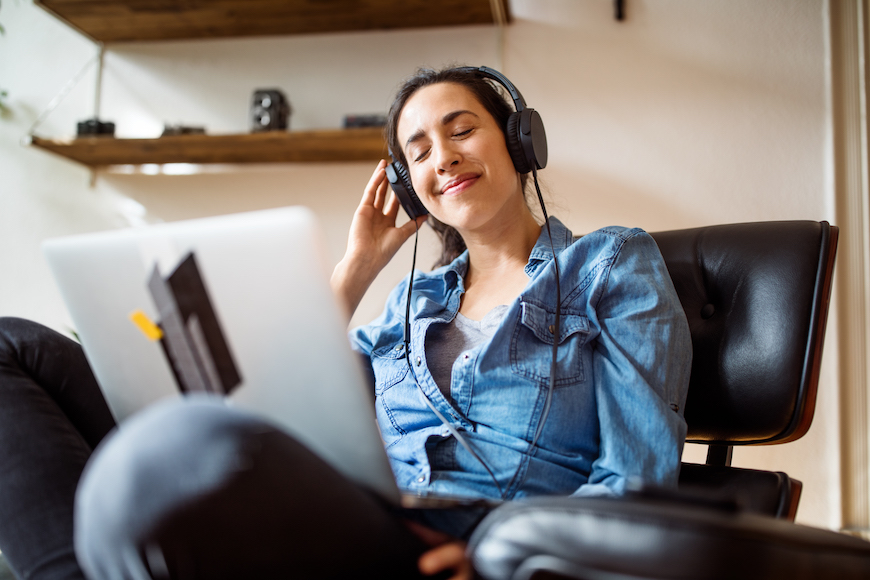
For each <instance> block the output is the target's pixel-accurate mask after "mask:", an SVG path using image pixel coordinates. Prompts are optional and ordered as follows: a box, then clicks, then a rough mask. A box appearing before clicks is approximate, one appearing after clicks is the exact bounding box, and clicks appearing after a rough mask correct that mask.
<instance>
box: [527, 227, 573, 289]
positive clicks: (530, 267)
mask: <svg viewBox="0 0 870 580" xmlns="http://www.w3.org/2000/svg"><path fill="white" fill-rule="evenodd" d="M549 224H550V233H551V234H552V235H553V246H552V248H551V247H550V236H549V235H548V234H547V226H546V224H545V225H544V226H542V227H541V235H540V236H538V241H537V242H535V246H534V247H533V248H532V252H531V254H529V262H528V263H527V264H526V274H528V275H529V276H532V275H533V274H534V273H535V271H536V270H537V269H538V268H539V267H540V266H541V264H544V263H547V262H549V261H550V260H552V259H553V250H555V251H556V255H557V256H558V255H559V254H561V253H562V250H564V249H565V248H567V247H568V246H570V245H571V244H573V243H574V234H573V233H572V232H571V230H569V229H568V228H566V227H565V225H564V224H563V223H562V222H560V221H559V219H558V218H556V217H553V216H550V219H549Z"/></svg>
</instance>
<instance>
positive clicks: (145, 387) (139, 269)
mask: <svg viewBox="0 0 870 580" xmlns="http://www.w3.org/2000/svg"><path fill="white" fill-rule="evenodd" d="M43 249H44V252H45V255H46V257H47V259H48V262H49V264H50V266H51V270H52V272H53V273H54V276H55V278H56V280H57V282H58V285H59V287H60V290H61V293H62V295H63V298H64V301H65V302H66V305H67V308H68V309H69V312H70V315H71V317H72V320H73V322H74V325H75V330H76V332H77V333H78V336H79V338H80V340H81V343H82V345H83V347H84V350H85V353H86V355H87V357H88V360H89V362H90V364H91V366H92V368H93V371H94V373H95V375H96V377H97V380H98V382H99V384H100V386H101V388H102V390H103V393H104V395H105V397H106V400H107V401H108V404H109V407H110V409H111V410H112V413H113V414H114V416H115V419H116V420H117V421H118V422H119V423H122V422H123V421H124V419H126V418H127V417H129V416H130V415H131V414H133V413H135V412H137V411H139V410H140V409H142V408H144V407H146V406H148V405H150V404H151V403H153V402H155V401H157V400H160V399H163V398H165V397H177V396H182V393H183V392H190V391H211V392H214V393H216V394H218V395H222V396H223V397H224V398H225V400H226V402H227V404H229V405H235V406H238V407H241V408H245V409H249V410H252V411H254V412H257V413H259V414H261V415H263V416H265V417H266V418H268V419H271V420H272V421H274V422H275V423H277V424H279V425H280V426H282V427H283V428H284V429H286V430H287V431H288V432H289V433H291V434H292V435H293V436H295V437H296V438H298V439H299V440H301V441H302V442H304V443H305V444H306V445H308V446H309V448H311V449H312V450H314V451H315V452H317V453H318V454H319V455H321V456H322V457H323V458H324V459H326V460H327V461H328V462H329V463H331V464H332V465H333V466H334V467H336V468H337V469H338V470H339V471H341V472H342V473H344V474H345V475H346V476H347V477H349V478H351V479H352V480H355V481H357V482H359V483H360V484H362V485H364V486H366V487H368V488H370V489H372V490H374V491H376V492H377V493H379V494H380V495H381V496H383V497H384V498H386V499H387V500H389V501H392V502H398V501H400V494H399V491H398V488H397V486H396V483H395V479H394V477H393V473H392V470H391V469H390V466H389V461H388V459H387V456H386V452H385V451H384V448H383V444H382V442H381V438H380V434H379V432H378V429H377V425H376V422H375V415H374V409H373V405H372V394H371V391H370V387H369V386H368V385H367V382H366V381H365V379H364V374H363V372H362V368H361V365H360V360H359V358H358V356H357V355H356V354H354V353H353V352H352V351H351V349H350V345H349V342H348V340H347V335H346V329H345V321H344V317H343V315H342V314H341V310H340V308H339V307H338V305H337V303H336V301H335V298H334V296H333V294H332V292H331V291H330V287H329V283H328V280H329V272H328V269H327V261H326V259H325V258H326V254H325V250H324V245H323V243H322V241H321V233H320V229H319V227H318V224H317V221H316V219H315V216H314V214H313V213H312V212H311V211H310V210H308V209H305V208H301V207H289V208H282V209H274V210H265V211H257V212H250V213H243V214H236V215H230V216H221V217H214V218H204V219H197V220H190V221H183V222H174V223H167V224H159V225H154V226H148V227H143V228H133V229H125V230H115V231H108V232H100V233H95V234H85V235H78V236H71V237H65V238H55V239H52V240H48V241H46V242H45V244H44V247H43Z"/></svg>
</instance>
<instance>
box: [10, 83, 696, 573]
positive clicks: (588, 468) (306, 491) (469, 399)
mask: <svg viewBox="0 0 870 580" xmlns="http://www.w3.org/2000/svg"><path fill="white" fill-rule="evenodd" d="M511 112H512V110H511V107H510V106H509V105H508V104H507V102H506V101H505V100H504V99H502V98H501V96H500V95H499V93H498V92H497V91H496V89H495V88H494V86H493V85H492V84H490V82H489V81H487V80H486V79H484V78H482V77H481V76H480V75H479V74H477V73H475V72H474V71H472V70H469V69H448V70H446V71H441V72H434V71H422V72H420V73H419V74H418V75H417V76H416V77H414V78H412V79H411V80H409V81H408V82H407V83H406V84H405V86H404V88H403V89H402V90H401V91H400V92H399V95H398V97H397V99H396V101H395V102H394V105H393V107H392V108H391V111H390V115H389V123H388V141H389V145H390V149H391V151H392V152H393V153H394V155H395V157H397V159H396V161H397V162H399V163H401V164H402V165H404V167H406V168H407V172H408V175H409V177H410V181H411V183H412V184H413V188H414V190H415V191H416V193H417V195H418V197H419V198H420V201H421V202H422V203H423V205H425V207H426V209H427V210H428V211H429V213H430V214H431V216H432V218H433V222H432V223H434V224H435V225H436V226H437V229H438V230H439V231H440V232H442V235H443V238H444V240H445V256H444V257H443V258H444V259H443V262H444V265H443V266H441V267H440V268H437V269H436V270H434V271H433V272H429V273H425V274H424V273H416V274H415V276H414V285H413V293H412V296H411V300H410V332H409V334H408V336H407V337H406V336H405V316H406V309H405V307H406V291H407V285H408V283H409V281H408V280H405V281H404V282H403V283H402V284H400V285H399V286H398V287H397V288H396V289H395V290H394V291H393V293H392V294H391V295H390V297H389V298H388V300H387V304H386V308H385V310H384V313H383V314H382V315H381V316H380V317H379V318H378V319H377V320H376V321H374V322H373V323H371V324H369V325H366V326H364V327H361V328H359V329H356V330H354V331H353V332H352V333H351V340H352V343H353V345H354V346H355V348H356V349H357V350H359V351H360V352H361V353H363V354H365V355H366V356H367V357H368V358H369V360H370V361H371V363H372V370H373V372H374V376H375V391H376V396H377V397H376V406H377V414H378V421H379V426H380V428H381V432H382V435H383V437H384V440H385V444H386V448H387V452H388V455H389V457H390V460H391V464H392V466H393V470H394V472H395V475H396V478H397V481H398V483H399V485H400V487H402V488H403V489H405V490H407V491H410V492H413V493H416V494H419V495H426V494H429V493H432V494H437V495H443V494H447V495H460V496H464V497H475V498H489V499H493V500H501V499H519V498H522V497H526V496H531V495H539V494H565V495H568V494H574V495H578V496H582V495H594V494H619V493H621V492H622V491H623V490H624V489H625V486H626V483H627V482H628V481H629V480H630V479H632V478H637V479H639V480H641V481H643V482H645V483H651V484H658V485H674V484H675V483H676V477H677V474H678V469H679V460H680V453H681V449H682V442H683V439H684V436H685V422H684V420H683V418H682V407H683V404H684V401H685V395H686V389H687V384H688V373H689V366H690V359H691V347H690V343H689V334H688V328H687V325H686V322H685V318H684V316H683V312H682V309H681V308H680V305H679V302H678V300H677V298H676V295H675V292H674V290H673V287H672V285H671V282H670V278H669V277H668V274H667V271H666V269H665V267H664V264H663V262H662V259H661V256H660V254H659V253H658V249H657V248H656V246H655V243H654V242H653V241H652V239H651V238H650V237H649V236H648V235H646V234H645V233H643V232H642V231H640V230H628V229H625V228H605V229H603V230H599V231H597V232H593V233H591V234H588V235H586V236H584V237H583V238H581V239H580V240H578V241H576V242H575V241H574V239H573V236H572V234H571V232H569V231H568V230H567V229H566V228H565V227H564V226H563V225H562V224H561V223H560V222H558V220H555V219H551V220H550V222H549V224H547V226H548V227H545V228H543V229H542V227H541V225H540V224H539V223H538V222H537V221H536V220H535V218H534V216H533V215H532V213H531V211H530V210H529V209H528V207H527V205H526V203H525V199H524V192H523V181H524V180H523V175H521V174H520V173H519V172H518V171H517V169H516V167H515V164H514V162H513V160H512V156H511V152H510V151H509V149H508V145H507V143H506V139H505V130H506V123H507V118H508V116H509V115H510V114H511ZM388 191H389V184H388V182H387V177H386V163H385V162H381V163H379V164H378V166H377V167H376V169H375V171H374V173H373V175H372V178H371V180H370V181H369V183H368V185H367V186H366V188H365V190H364V193H363V197H362V200H361V202H360V205H359V207H358V208H357V211H356V213H355V215H354V219H353V222H352V226H351V230H350V233H349V239H348V248H347V252H346V254H345V256H344V258H343V259H342V260H341V262H340V263H339V264H338V265H337V266H336V268H335V271H334V273H333V276H332V286H333V290H334V291H335V293H336V295H337V297H338V298H339V300H340V301H341V302H342V303H343V304H344V305H345V306H346V310H347V313H348V314H349V315H350V314H352V313H353V311H354V310H355V309H356V307H357V305H358V304H359V302H360V300H361V298H362V296H363V295H364V294H365V292H366V290H367V289H368V287H369V285H370V284H371V282H372V280H373V279H374V278H375V276H376V275H377V274H378V272H380V270H381V269H382V268H383V267H384V266H385V265H386V264H387V263H388V262H389V260H390V259H391V258H392V257H393V255H394V254H395V252H396V251H397V250H398V248H399V247H400V246H401V245H402V244H403V243H404V242H405V241H406V240H407V239H408V238H409V237H410V236H411V235H412V234H413V233H414V231H415V229H416V228H417V227H419V226H420V225H422V223H423V221H425V218H422V217H420V218H417V219H416V220H412V221H410V222H407V223H405V224H404V225H402V226H397V225H396V224H397V217H398V211H399V204H398V202H397V201H396V199H395V197H393V196H389V195H388ZM548 231H549V234H551V235H552V241H551V240H550V235H548ZM553 252H555V253H556V254H557V255H558V259H559V266H560V268H561V277H560V279H561V308H560V311H561V316H560V323H559V324H558V325H554V324H553V322H554V319H555V316H554V312H555V297H554V284H555V276H554V267H553V266H554V264H553V259H552V257H553ZM7 324H8V323H7ZM20 324H23V323H20ZM24 326H25V327H26V328H28V329H29V328H31V326H29V325H26V324H24ZM557 326H558V327H559V329H560V330H559V332H558V340H557V341H556V342H557V344H558V346H557V351H556V353H557V354H556V357H557V359H556V364H555V369H556V375H555V377H556V378H555V381H554V385H553V386H554V387H555V388H553V389H552V392H550V389H549V386H550V385H549V383H550V374H551V361H552V356H553V355H552V352H553V350H552V344H553V342H554V334H553V333H554V332H555V330H556V327H557ZM28 332H35V331H32V330H28ZM41 332H43V333H44V331H41ZM11 334H12V335H14V336H20V335H21V334H22V331H20V330H19V331H16V332H13V333H11ZM44 340H46V339H44V338H42V337H41V335H40V338H39V339H38V340H34V341H33V343H32V344H42V341H44ZM17 348H18V350H19V351H21V350H26V349H22V348H20V347H17ZM75 356H80V355H75ZM22 358H26V357H17V358H16V363H15V364H18V365H19V366H23V365H26V364H38V361H36V363H34V361H24V362H23V363H22V361H21V360H20V359H22ZM36 382H37V383H38V382H39V379H38V377H37V381H36ZM78 383H87V381H86V380H77V381H76V383H75V385H73V386H74V387H75V389H78ZM0 384H2V386H3V387H5V385H6V383H5V381H4V379H2V378H0ZM29 388H30V387H29ZM37 388H42V389H43V390H44V389H45V388H44V387H37ZM71 388H72V387H71ZM421 391H422V394H423V396H421ZM50 396H54V395H50ZM91 396H93V394H91ZM549 398H551V399H552V402H551V404H549V405H548V404H547V400H548V399H549ZM427 401H428V402H427ZM0 404H3V402H2V400H0ZM545 409H548V410H546V411H545ZM436 411H437V414H436ZM438 414H440V415H442V416H443V417H445V420H446V422H447V423H449V424H450V429H447V426H446V425H445V424H444V423H443V422H442V421H441V420H440V419H439V418H438ZM70 420H72V419H70ZM52 421H56V422H58V423H62V422H63V421H62V420H58V419H56V418H54V419H52ZM84 422H85V423H87V422H88V421H87V419H86V420H85V421H84ZM46 429H49V427H46ZM79 429H80V430H81V429H82V427H79ZM104 430H105V429H102V430H101V432H100V433H98V434H97V435H95V436H94V437H93V438H92V441H96V440H99V438H100V437H101V436H102V431H104ZM35 437H36V436H35ZM40 437H41V436H40ZM93 444H94V443H93V442H91V445H93ZM466 446H467V447H466ZM79 455H84V456H87V452H86V451H82V452H80V453H79ZM22 463H23V464H24V465H26V464H27V461H23V462H22ZM70 471H71V472H75V468H73V469H71V470H70ZM76 477H77V475H75V476H73V477H70V476H67V478H66V479H67V480H70V479H72V480H75V478H76ZM36 479H37V480H38V479H39V478H38V477H37V478H36ZM0 484H2V482H0ZM3 495H4V490H3V489H0V498H2V496H3ZM24 495H26V494H24ZM68 495H69V494H68V492H67V493H66V495H64V496H63V497H62V498H61V499H60V500H58V502H57V503H58V504H59V505H61V506H65V505H67V504H66V503H65V502H68V501H69V500H68ZM2 501H3V500H2V499H0V502H2ZM0 511H2V506H0ZM482 515H483V514H482V513H481V511H480V510H478V509H463V508H457V509H428V510H427V509H414V510H401V509H396V508H392V507H390V506H386V505H384V504H382V503H381V502H380V501H379V500H377V499H376V498H374V497H373V496H371V495H369V494H368V493H367V492H365V491H364V490H361V489H359V488H357V486H355V485H354V484H353V483H351V482H349V481H348V480H346V479H345V478H344V477H343V476H341V475H339V474H338V473H336V472H335V471H334V470H332V469H331V468H330V467H329V466H327V465H326V464H324V463H323V462H322V461H320V460H319V459H318V458H317V457H316V456H315V455H314V454H313V453H311V452H310V451H309V450H308V449H306V448H305V447H304V446H303V445H301V444H299V443H298V442H297V441H295V440H293V439H292V438H291V437H289V436H288V435H286V434H285V433H282V432H278V431H276V430H274V429H272V428H271V427H269V426H268V425H266V424H264V423H263V422H261V421H259V420H258V419H257V418H254V417H249V416H247V415H244V414H242V413H239V412H237V411H231V410H230V409H228V408H226V407H223V406H221V405H216V404H214V403H211V402H208V401H206V402H202V401H197V400H186V401H181V402H173V403H169V404H163V405H159V406H157V407H156V408H154V409H151V410H149V411H146V412H144V413H143V414H142V415H141V416H139V417H137V418H134V419H133V420H131V421H130V422H129V423H127V424H125V427H124V429H123V430H122V431H121V432H119V434H117V435H115V436H112V437H109V438H108V439H107V441H106V442H104V443H103V445H102V447H101V450H100V451H99V452H97V453H96V454H95V457H94V458H92V459H91V461H90V463H89V466H88V469H87V471H86V473H85V475H84V477H83V478H82V483H81V484H80V486H79V491H78V498H77V512H76V548H77V553H78V556H79V561H80V562H81V564H82V566H83V567H84V568H85V570H86V571H87V573H88V576H89V577H91V578H140V577H141V578H145V577H158V578H159V577H173V578H193V577H209V578H212V577H228V578H229V577H239V576H245V577H259V578H263V577H284V576H287V575H298V576H302V577H305V576H313V575H316V576H318V577H344V576H347V575H349V574H357V575H360V574H365V573H371V574H372V575H375V576H378V577H409V576H411V575H413V574H416V573H417V570H419V573H422V574H424V575H426V574H433V573H442V574H444V575H450V574H453V575H455V576H456V577H470V574H471V569H470V565H469V564H468V562H467V560H466V559H465V557H464V548H463V544H462V540H463V539H464V538H466V537H467V536H468V534H469V533H470V532H471V530H472V529H473V527H474V525H475V524H476V523H477V522H478V521H479V519H480V518H481V516H482ZM62 543H63V542H60V544H62ZM17 547H18V546H14V545H12V543H10V544H9V545H7V544H5V543H3V538H0V549H2V550H3V551H4V553H6V552H8V556H9V558H10V560H11V561H12V562H13V564H14V565H16V566H18V564H16V556H15V552H16V548H17ZM60 551H63V550H62V549H61V550H60ZM418 558H419V560H418ZM28 565H29V566H30V567H31V568H30V569H31V570H33V569H34V566H33V565H32V564H28ZM32 577H37V573H36V571H34V572H33V573H32Z"/></svg>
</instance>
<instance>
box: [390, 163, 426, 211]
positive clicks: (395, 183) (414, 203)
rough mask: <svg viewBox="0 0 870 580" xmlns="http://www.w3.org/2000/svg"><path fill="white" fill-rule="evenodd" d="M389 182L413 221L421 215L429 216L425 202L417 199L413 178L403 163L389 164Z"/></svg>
mask: <svg viewBox="0 0 870 580" xmlns="http://www.w3.org/2000/svg"><path fill="white" fill-rule="evenodd" d="M386 171H387V180H388V181H389V182H390V187H392V188H393V191H394V192H395V194H396V197H397V198H398V199H399V203H400V204H402V207H403V208H404V209H405V213H407V214H408V216H409V217H410V218H411V219H412V220H413V219H417V218H418V217H419V216H421V215H427V214H428V213H429V211H428V210H427V209H426V208H425V207H424V206H423V202H421V201H420V198H419V197H417V192H416V191H414V187H413V186H412V185H411V177H410V176H409V175H408V170H407V169H405V166H404V165H402V164H401V163H399V162H397V161H394V162H392V163H388V164H387V167H386Z"/></svg>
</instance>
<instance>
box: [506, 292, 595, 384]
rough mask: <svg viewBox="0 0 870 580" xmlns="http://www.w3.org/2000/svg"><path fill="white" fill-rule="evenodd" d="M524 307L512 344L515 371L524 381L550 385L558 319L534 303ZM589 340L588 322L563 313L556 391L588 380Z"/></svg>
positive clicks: (557, 359)
mask: <svg viewBox="0 0 870 580" xmlns="http://www.w3.org/2000/svg"><path fill="white" fill-rule="evenodd" d="M520 306H521V309H520V318H519V321H518V322H517V325H516V328H515V330H514V334H513V338H512V341H511V370H512V371H513V372H514V373H515V374H517V375H519V376H521V377H525V378H527V379H531V380H534V381H537V382H539V383H543V384H545V385H546V384H549V381H550V369H551V366H552V362H553V340H554V334H553V332H554V331H555V325H556V315H555V313H554V312H552V311H550V310H549V309H546V308H542V307H540V306H537V305H536V304H532V303H531V302H522V303H521V304H520ZM588 338H589V319H588V318H586V317H585V316H582V315H579V314H565V313H562V315H561V316H560V318H559V342H558V348H557V351H556V388H559V387H567V386H570V385H574V384H577V383H579V382H581V381H583V380H584V369H583V367H584V365H583V350H584V347H585V345H586V342H587V340H588Z"/></svg>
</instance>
